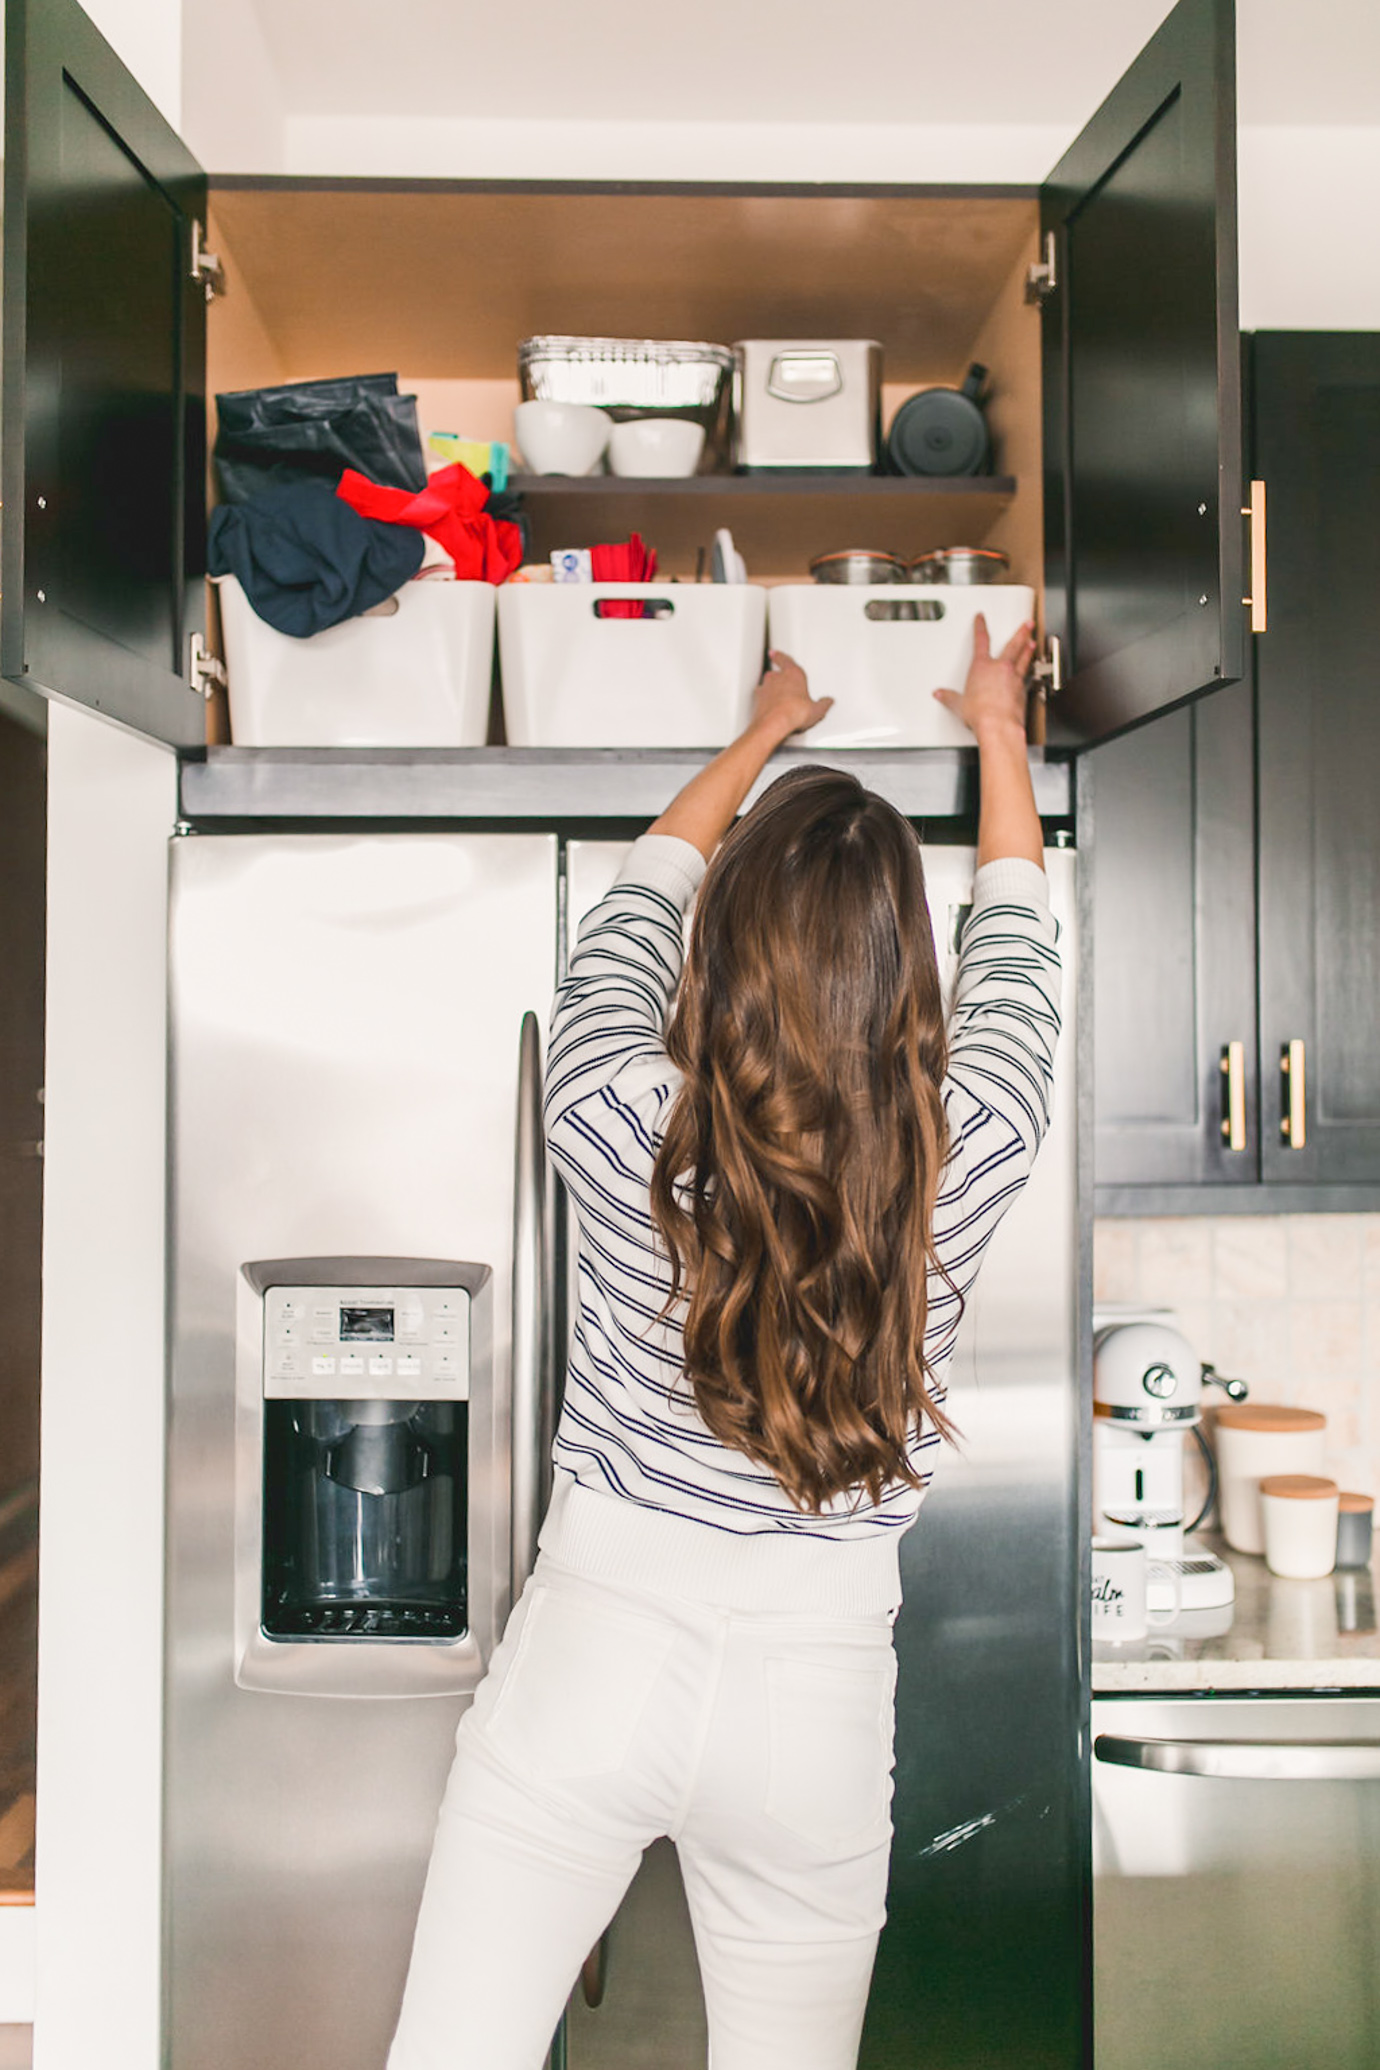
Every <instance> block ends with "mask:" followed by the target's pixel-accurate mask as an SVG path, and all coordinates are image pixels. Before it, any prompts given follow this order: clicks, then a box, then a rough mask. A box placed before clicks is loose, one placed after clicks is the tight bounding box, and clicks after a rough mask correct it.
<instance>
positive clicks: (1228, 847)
mask: <svg viewBox="0 0 1380 2070" xmlns="http://www.w3.org/2000/svg"><path fill="white" fill-rule="evenodd" d="M1249 358H1250V369H1251V380H1250V383H1249V391H1250V397H1251V404H1250V424H1251V439H1252V465H1251V473H1252V475H1253V476H1255V477H1258V478H1259V479H1261V480H1263V481H1264V483H1265V485H1266V496H1267V510H1268V571H1269V629H1268V631H1267V632H1265V633H1264V634H1262V635H1261V636H1260V637H1258V638H1257V639H1256V640H1255V641H1254V643H1253V644H1254V647H1255V665H1254V676H1253V681H1252V682H1247V683H1240V684H1233V685H1231V686H1229V687H1228V688H1226V689H1223V690H1220V691H1217V692H1216V693H1215V694H1214V695H1212V696H1211V697H1208V698H1205V699H1203V700H1202V701H1201V702H1200V703H1198V704H1197V705H1195V706H1192V707H1189V708H1185V709H1182V710H1180V711H1177V712H1172V713H1170V714H1168V715H1167V716H1166V717H1163V718H1160V719H1157V720H1155V721H1154V722H1153V723H1152V724H1150V725H1148V726H1145V727H1143V728H1142V729H1141V730H1140V731H1138V732H1135V733H1130V734H1127V735H1125V736H1123V737H1122V738H1121V739H1119V740H1116V741H1113V742H1111V743H1110V744H1109V745H1108V746H1106V747H1102V748H1099V749H1098V750H1097V751H1096V753H1095V754H1094V755H1093V757H1092V799H1093V814H1094V839H1093V872H1094V876H1093V929H1094V932H1093V968H1094V996H1095V1051H1096V1085H1095V1096H1094V1097H1095V1113H1096V1142H1095V1150H1094V1164H1095V1175H1096V1183H1097V1188H1098V1204H1099V1207H1100V1208H1101V1209H1102V1210H1103V1211H1104V1212H1108V1211H1110V1212H1122V1213H1134V1212H1137V1211H1140V1212H1144V1213H1157V1212H1165V1211H1166V1210H1172V1211H1175V1212H1192V1211H1194V1210H1195V1209H1197V1210H1201V1211H1202V1212H1215V1211H1219V1210H1221V1209H1223V1208H1232V1207H1240V1208H1248V1207H1252V1206H1259V1207H1260V1208H1261V1209H1266V1208H1268V1207H1270V1206H1272V1205H1287V1206H1289V1207H1291V1208H1295V1209H1298V1208H1307V1207H1308V1206H1310V1205H1316V1206H1318V1207H1320V1208H1323V1207H1326V1208H1336V1207H1344V1206H1347V1205H1355V1206H1358V1207H1368V1208H1369V1207H1374V1206H1377V1205H1380V672H1378V671H1377V663H1376V654H1377V652H1378V651H1380V641H1378V640H1377V632H1376V612H1377V604H1376V599H1377V598H1380V337H1375V336H1372V335H1370V334H1356V333H1348V334H1341V335H1333V334H1329V333H1318V332H1289V333H1270V334H1258V335H1257V336H1256V337H1255V338H1253V339H1252V340H1251V341H1250V351H1249ZM1285 1188H1287V1189H1289V1191H1288V1193H1287V1194H1285V1193H1284V1192H1283V1191H1282V1189H1285ZM1365 1189H1370V1193H1369V1195H1367V1193H1366V1190H1365Z"/></svg>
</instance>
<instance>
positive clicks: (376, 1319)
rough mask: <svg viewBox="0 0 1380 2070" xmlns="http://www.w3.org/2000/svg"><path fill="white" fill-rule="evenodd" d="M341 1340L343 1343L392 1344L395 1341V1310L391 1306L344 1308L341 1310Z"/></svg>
mask: <svg viewBox="0 0 1380 2070" xmlns="http://www.w3.org/2000/svg"><path fill="white" fill-rule="evenodd" d="M340 1341H341V1343H342V1344H391V1343H392V1342H393V1310H392V1309H391V1308H344V1307H342V1309H341V1311H340Z"/></svg>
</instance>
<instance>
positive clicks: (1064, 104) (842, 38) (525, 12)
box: [200, 0, 1380, 126]
mask: <svg viewBox="0 0 1380 2070" xmlns="http://www.w3.org/2000/svg"><path fill="white" fill-rule="evenodd" d="M200 4H209V5H213V6H214V5H217V4H218V0H200ZM253 5H254V7H255V11H256V14H257V18H258V22H259V25H260V27H261V30H262V34H263V39H264V42H265V44H266V46H267V52H268V55H269V58H270V60H271V62H272V65H273V67H274V69H275V70H276V72H277V74H278V76H279V80H280V82H281V87H282V105H283V108H284V110H285V112H287V113H289V114H291V115H303V116H311V115H330V116H361V117H362V116H376V117H378V116H383V117H389V116H392V117H397V116H412V117H418V116H432V117H435V116H450V117H455V118H470V119H475V118H482V119H485V120H490V121H492V120H505V119H507V120H515V121H561V122H570V121H595V122H614V121H624V122H639V123H645V122H649V121H650V122H677V123H679V122H688V123H693V122H712V123H737V122H742V123H752V124H754V125H757V124H762V123H772V122H792V123H858V122H878V123H902V124H921V125H925V126H930V125H951V124H960V125H969V124H974V125H982V126H986V125H988V124H992V123H999V124H1006V123H1027V124H1028V123H1039V124H1047V125H1048V124H1054V125H1057V124H1072V125H1076V124H1078V123H1080V122H1081V121H1083V120H1085V119H1086V117H1087V116H1088V115H1089V114H1090V113H1091V112H1092V110H1093V109H1094V108H1095V107H1096V106H1097V104H1098V102H1099V101H1100V100H1101V99H1102V97H1103V95H1104V94H1105V93H1106V92H1107V91H1108V90H1109V88H1110V87H1111V86H1112V85H1113V84H1114V83H1115V81H1116V79H1117V78H1118V76H1119V75H1120V73H1121V72H1123V71H1124V70H1125V68H1126V66H1127V65H1128V64H1129V63H1130V61H1131V59H1132V58H1133V57H1134V56H1135V54H1136V52H1137V50H1138V49H1139V48H1140V46H1141V45H1142V44H1143V43H1144V42H1145V41H1146V40H1147V38H1148V37H1149V36H1150V35H1151V34H1152V33H1153V31H1154V29H1155V28H1156V26H1157V25H1158V23H1159V21H1160V20H1161V19H1162V18H1163V16H1164V14H1165V13H1166V12H1167V0H1039V4H1038V5H1036V4H1033V0H984V4H983V5H982V6H980V7H978V8H975V9H974V10H973V12H972V13H971V14H970V13H967V12H965V11H964V10H963V9H961V8H959V7H956V6H955V5H953V4H952V0H945V4H944V5H939V4H938V0H870V4H869V6H868V7H867V9H866V10H865V12H864V14H863V15H861V16H854V15H853V14H852V13H851V10H848V11H845V10H844V9H843V8H842V6H841V4H840V0H748V4H747V5H744V4H743V0H696V4H695V5H694V6H688V5H682V6H680V7H678V8H674V9H673V8H671V7H667V6H664V5H663V6H661V7H657V8H651V7H647V8H645V9H644V10H643V13H642V14H641V15H640V16H639V17H637V18H636V19H635V18H634V17H633V14H632V10H631V8H630V7H629V6H628V5H627V0H580V4H579V5H578V6H571V5H570V4H569V0H520V4H518V5H516V6H494V5H488V6H481V5H479V4H477V0H394V4H393V5H392V6H391V7H390V8H388V9H387V10H386V11H385V10H380V8H379V7H378V6H377V4H376V0H253ZM859 29H860V30H861V33H859V32H858V31H859ZM1237 36H1238V48H1239V53H1240V62H1239V76H1240V89H1239V91H1240V109H1239V113H1240V119H1241V121H1242V123H1243V124H1273V123H1283V124H1306V125H1312V124H1322V125H1327V124H1341V125H1352V124H1358V125H1370V124H1374V123H1380V5H1377V0H1309V4H1308V5H1306V6H1305V5H1304V4H1303V0H1238V6H1237Z"/></svg>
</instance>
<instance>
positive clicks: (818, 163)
mask: <svg viewBox="0 0 1380 2070" xmlns="http://www.w3.org/2000/svg"><path fill="white" fill-rule="evenodd" d="M1076 127H1077V125H1076V124H1075V125H1073V126H1072V127H1069V126H1066V125H1058V124H1054V125H1051V124H1048V123H988V124H967V123H964V124H953V125H947V126H946V125H921V124H910V123H894V122H892V123H888V122H858V121H852V122H849V121H844V120H838V121H832V122H766V121H764V122H713V121H699V122H657V121H654V120H651V119H646V120H643V121H618V120H614V121H609V120H604V121H597V122H591V121H588V120H586V121H568V122H562V121H540V122H536V121H519V120H511V119H505V120H501V121H483V120H474V121H468V120H465V119H463V118H458V117H457V118H454V119H450V118H447V117H444V116H429V117H428V116H422V117H404V116H396V115H395V116H333V115H319V114H318V115H307V114H301V113H296V114H294V113H292V112H289V114H288V116H287V121H286V126H285V132H284V137H285V141H284V157H283V167H284V170H285V171H287V172H290V173H336V174H354V175H358V176H367V175H371V174H372V175H377V174H387V173H393V174H396V175H405V176H409V177H412V178H416V179H428V178H449V179H495V180H511V179H527V180H764V181H777V180H791V181H794V180H805V181H809V180H833V181H848V180H859V181H868V180H876V181H900V182H906V181H914V182H917V183H922V182H925V181H928V180H936V181H955V182H959V181H969V180H971V181H981V182H1002V181H1008V180H1010V181H1016V182H1027V181H1034V180H1039V179H1041V178H1043V176H1044V174H1045V173H1047V172H1048V171H1049V169H1050V168H1051V166H1052V165H1053V164H1054V163H1055V161H1056V160H1057V159H1058V157H1059V155H1060V153H1061V151H1062V150H1063V149H1064V146H1065V145H1066V144H1067V143H1068V141H1069V139H1070V138H1071V137H1072V136H1073V134H1074V132H1075V130H1076Z"/></svg>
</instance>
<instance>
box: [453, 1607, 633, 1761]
mask: <svg viewBox="0 0 1380 2070" xmlns="http://www.w3.org/2000/svg"><path fill="white" fill-rule="evenodd" d="M673 1636H674V1635H673V1633H672V1632H671V1631H670V1630H668V1629H667V1627H666V1626H665V1625H662V1624H660V1623H658V1622H657V1620H656V1619H654V1618H651V1617H644V1616H642V1615H640V1614H639V1613H638V1612H637V1611H635V1610H628V1609H625V1608H624V1607H623V1606H622V1605H621V1604H620V1603H618V1602H617V1601H615V1600H612V1599H609V1598H605V1597H599V1596H596V1595H593V1594H591V1593H585V1592H583V1591H582V1592H579V1593H577V1592H575V1591H574V1590H566V1589H559V1590H552V1589H550V1588H546V1587H543V1586H541V1585H540V1584H538V1585H537V1587H536V1588H535V1589H534V1591H533V1597H532V1604H531V1608H530V1609H529V1611H528V1613H527V1618H526V1622H525V1623H524V1625H523V1629H522V1636H521V1638H520V1639H519V1641H518V1650H517V1654H516V1656H515V1658H514V1660H513V1663H512V1666H511V1667H510V1668H509V1670H508V1673H507V1676H506V1678H505V1680H504V1683H503V1687H502V1688H501V1689H500V1691H499V1692H498V1696H497V1699H496V1701H495V1703H494V1707H493V1709H492V1711H491V1712H490V1713H489V1717H488V1720H487V1722H486V1727H485V1730H486V1734H487V1736H488V1737H489V1739H490V1741H491V1744H492V1745H493V1747H494V1749H495V1751H496V1752H497V1753H498V1754H500V1755H501V1756H502V1757H503V1758H504V1759H505V1760H508V1761H511V1762H512V1764H513V1765H514V1767H516V1768H518V1769H521V1770H523V1771H525V1772H526V1773H527V1774H530V1775H533V1776H539V1777H541V1778H543V1779H545V1780H546V1781H549V1782H563V1781H564V1782H571V1781H574V1780H576V1779H577V1778H579V1777H583V1776H595V1775H607V1774H610V1773H611V1772H612V1771H613V1770H614V1769H617V1768H620V1767H621V1766H622V1765H623V1762H624V1761H625V1760H626V1758H627V1755H628V1750H629V1748H630V1747H631V1745H632V1741H633V1735H634V1734H635V1733H636V1731H637V1728H638V1725H639V1723H640V1722H641V1719H642V1715H643V1712H644V1711H645V1710H646V1707H647V1702H648V1699H649V1698H650V1696H651V1694H652V1690H653V1688H654V1687H655V1685H656V1682H657V1680H658V1678H659V1676H660V1674H661V1670H662V1668H663V1667H664V1665H665V1662H666V1656H667V1654H668V1652H669V1651H670V1648H671V1643H672V1638H673Z"/></svg>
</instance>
